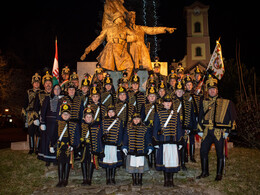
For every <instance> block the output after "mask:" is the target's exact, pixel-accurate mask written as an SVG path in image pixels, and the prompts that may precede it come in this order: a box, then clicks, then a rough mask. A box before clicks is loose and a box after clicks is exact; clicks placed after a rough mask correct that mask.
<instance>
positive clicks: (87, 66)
mask: <svg viewBox="0 0 260 195" xmlns="http://www.w3.org/2000/svg"><path fill="white" fill-rule="evenodd" d="M97 63H98V62H77V73H78V75H79V82H80V84H81V81H82V79H83V78H84V74H85V73H89V74H91V75H94V74H95V70H96V65H97Z"/></svg>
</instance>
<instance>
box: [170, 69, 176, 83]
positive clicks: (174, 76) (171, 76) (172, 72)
mask: <svg viewBox="0 0 260 195" xmlns="http://www.w3.org/2000/svg"><path fill="white" fill-rule="evenodd" d="M171 79H175V80H176V79H177V74H176V73H174V70H171V73H170V74H169V76H168V82H170V80H171Z"/></svg>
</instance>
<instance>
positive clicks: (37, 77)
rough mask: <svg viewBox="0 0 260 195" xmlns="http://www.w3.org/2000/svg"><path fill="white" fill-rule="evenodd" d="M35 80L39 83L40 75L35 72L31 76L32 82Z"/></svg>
mask: <svg viewBox="0 0 260 195" xmlns="http://www.w3.org/2000/svg"><path fill="white" fill-rule="evenodd" d="M35 82H38V83H41V76H40V75H39V74H38V73H37V72H36V73H35V75H33V76H32V84H33V83H35Z"/></svg>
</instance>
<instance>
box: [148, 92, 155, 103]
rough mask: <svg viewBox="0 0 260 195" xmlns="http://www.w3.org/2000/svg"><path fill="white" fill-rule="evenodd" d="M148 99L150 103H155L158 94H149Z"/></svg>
mask: <svg viewBox="0 0 260 195" xmlns="http://www.w3.org/2000/svg"><path fill="white" fill-rule="evenodd" d="M147 99H148V101H149V102H150V103H154V102H155V101H156V95H155V94H149V95H148V97H147Z"/></svg>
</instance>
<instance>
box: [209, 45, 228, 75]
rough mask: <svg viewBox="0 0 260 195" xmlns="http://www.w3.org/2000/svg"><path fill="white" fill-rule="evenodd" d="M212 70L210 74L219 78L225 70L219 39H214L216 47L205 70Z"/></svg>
mask: <svg viewBox="0 0 260 195" xmlns="http://www.w3.org/2000/svg"><path fill="white" fill-rule="evenodd" d="M209 69H210V70H212V74H213V75H214V76H215V77H216V78H217V79H218V80H220V79H221V78H222V77H223V75H224V72H225V68H224V63H223V59H222V51H221V45H220V43H219V41H216V47H215V49H214V52H213V54H212V56H211V58H210V61H209V65H208V68H207V70H209Z"/></svg>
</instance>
